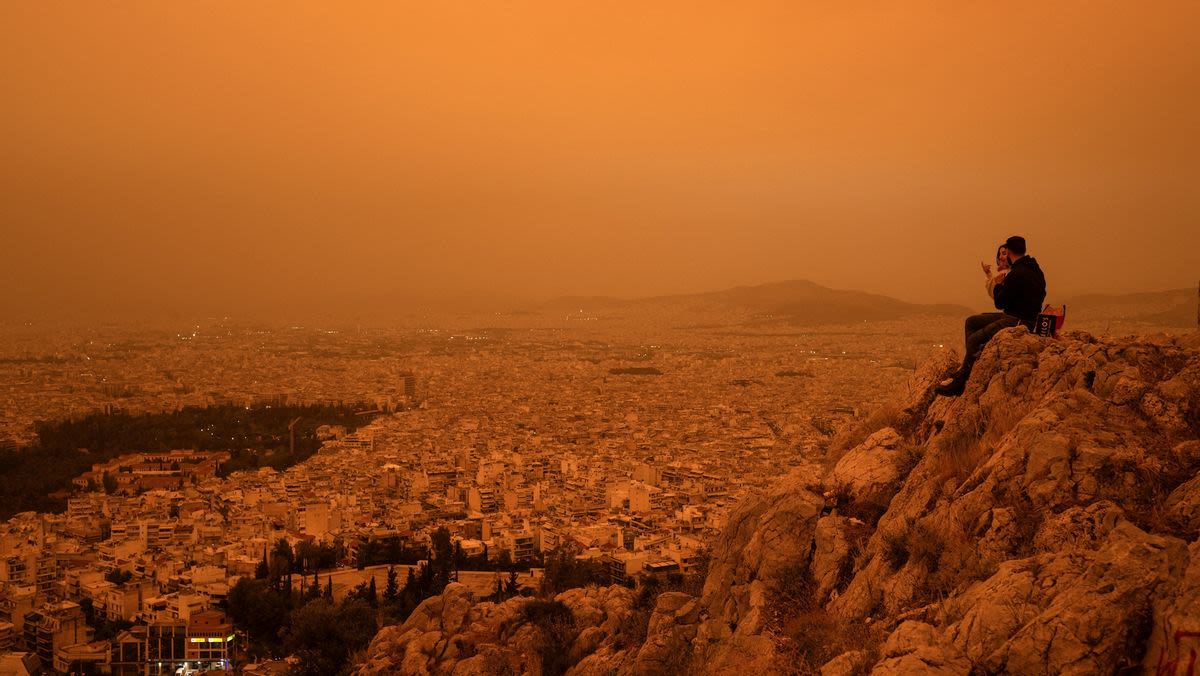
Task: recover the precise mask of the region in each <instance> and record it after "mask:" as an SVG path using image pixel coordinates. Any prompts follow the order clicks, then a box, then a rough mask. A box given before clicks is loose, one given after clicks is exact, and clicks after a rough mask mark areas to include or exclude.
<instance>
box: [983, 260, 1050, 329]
mask: <svg viewBox="0 0 1200 676" xmlns="http://www.w3.org/2000/svg"><path fill="white" fill-rule="evenodd" d="M992 300H994V301H995V302H996V309H997V310H1003V311H1004V313H1005V314H1009V315H1012V316H1014V317H1019V318H1021V319H1025V320H1028V321H1034V320H1036V319H1037V316H1038V313H1040V312H1041V311H1042V303H1044V302H1046V276H1045V275H1043V274H1042V269H1041V268H1040V267H1038V263H1037V260H1036V259H1034V258H1033V257H1032V256H1022V257H1021V258H1018V259H1017V262H1015V263H1013V264H1012V269H1011V270H1009V271H1008V275H1007V276H1005V278H1004V281H1002V282H1000V283H999V284H997V285H996V288H995V289H993V291H992Z"/></svg>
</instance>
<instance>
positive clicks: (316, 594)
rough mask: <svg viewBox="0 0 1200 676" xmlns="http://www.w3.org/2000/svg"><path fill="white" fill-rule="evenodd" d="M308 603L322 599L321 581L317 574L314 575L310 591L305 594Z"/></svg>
mask: <svg viewBox="0 0 1200 676" xmlns="http://www.w3.org/2000/svg"><path fill="white" fill-rule="evenodd" d="M304 598H305V600H306V601H315V600H317V599H319V598H321V579H320V578H319V577H318V576H317V574H316V573H313V579H312V584H311V585H309V587H308V591H306V592H305V593H304Z"/></svg>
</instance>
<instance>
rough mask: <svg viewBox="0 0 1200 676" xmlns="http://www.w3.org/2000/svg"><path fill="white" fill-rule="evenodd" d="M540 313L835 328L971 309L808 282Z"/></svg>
mask: <svg viewBox="0 0 1200 676" xmlns="http://www.w3.org/2000/svg"><path fill="white" fill-rule="evenodd" d="M537 307H538V309H540V310H543V311H566V312H575V311H584V312H594V311H609V312H619V311H625V312H634V311H638V310H650V309H655V308H663V307H675V308H680V309H687V310H693V311H712V312H741V313H746V314H748V315H751V317H748V318H747V319H748V320H750V321H754V322H786V323H794V324H836V323H849V322H859V321H881V320H889V319H899V318H903V317H910V316H918V315H935V316H947V315H956V316H957V315H965V314H970V312H971V311H970V309H969V308H966V307H964V306H961V305H954V304H949V303H932V304H922V303H910V302H907V301H902V300H899V299H896V298H892V297H890V296H886V295H883V294H876V293H869V292H866V291H856V290H846V289H833V288H830V287H826V286H822V285H820V284H817V283H815V282H811V281H807V280H787V281H783V282H772V283H768V284H757V285H741V286H734V287H730V288H728V289H722V290H719V291H708V292H701V293H689V294H670V295H660V296H645V297H637V298H617V297H613V296H563V297H559V298H555V299H552V300H549V301H546V302H544V303H542V304H541V305H539V306H537Z"/></svg>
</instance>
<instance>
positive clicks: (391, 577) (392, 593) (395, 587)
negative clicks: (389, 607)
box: [383, 566, 400, 603]
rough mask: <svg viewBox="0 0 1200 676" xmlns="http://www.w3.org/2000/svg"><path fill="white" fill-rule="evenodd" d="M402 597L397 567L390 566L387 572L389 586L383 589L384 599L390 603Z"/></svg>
mask: <svg viewBox="0 0 1200 676" xmlns="http://www.w3.org/2000/svg"><path fill="white" fill-rule="evenodd" d="M399 597H400V581H399V580H398V579H397V575H396V567H395V566H388V572H387V587H385V588H384V590H383V600H384V601H387V602H388V603H395V601H396V599H398V598H399Z"/></svg>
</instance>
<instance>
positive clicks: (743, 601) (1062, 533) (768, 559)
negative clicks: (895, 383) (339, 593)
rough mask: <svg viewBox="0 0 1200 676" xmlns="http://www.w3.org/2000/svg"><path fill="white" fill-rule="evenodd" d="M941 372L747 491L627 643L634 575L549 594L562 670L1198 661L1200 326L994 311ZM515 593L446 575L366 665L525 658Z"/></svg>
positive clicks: (952, 670)
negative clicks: (974, 357)
mask: <svg viewBox="0 0 1200 676" xmlns="http://www.w3.org/2000/svg"><path fill="white" fill-rule="evenodd" d="M952 366H953V364H952V360H951V358H950V356H949V355H948V354H947V353H939V354H937V355H935V356H934V357H933V358H932V359H930V361H929V362H928V363H926V364H925V365H924V366H922V368H921V369H919V370H918V371H917V373H916V374H914V376H913V379H912V382H911V383H910V384H909V385H908V387H906V388H904V389H903V390H902V391H901V392H899V393H898V395H897V397H896V400H895V401H894V402H893V404H892V405H891V406H889V407H887V408H886V409H885V410H884V411H883V412H881V413H880V414H878V415H874V416H872V417H871V418H870V419H869V420H870V421H872V424H873V425H874V427H875V428H874V429H863V430H859V431H858V434H857V435H856V436H853V437H852V438H853V439H858V440H861V441H859V442H858V443H850V444H848V445H849V446H851V447H849V448H847V449H845V453H844V454H843V455H841V456H840V457H838V458H837V460H836V462H833V463H831V466H829V467H827V468H823V467H820V466H807V467H801V468H798V469H797V470H795V471H794V472H793V473H792V474H791V475H789V476H788V477H785V478H784V479H782V480H780V481H779V482H778V484H777V485H776V486H775V488H774V489H773V490H772V491H769V492H768V493H766V494H764V495H761V496H758V497H752V498H750V499H747V500H746V501H745V502H744V503H742V504H741V505H739V507H738V509H737V510H736V511H735V513H734V514H733V515H732V516H731V518H730V521H729V524H728V527H727V528H726V530H725V531H724V532H723V533H722V534H721V536H720V537H719V538H718V539H717V541H716V542H715V543H714V546H713V551H712V562H711V565H710V570H709V574H708V577H707V579H706V582H705V585H704V590H703V593H702V594H701V596H700V597H696V598H693V597H691V596H688V595H686V594H681V593H678V592H670V593H664V594H661V595H660V596H659V597H658V598H657V600H656V603H655V605H654V608H653V612H652V614H651V616H650V621H649V625H648V627H647V630H646V636H645V639H644V641H641V643H640V645H630V644H629V642H628V641H625V640H622V629H623V625H622V623H623V622H624V621H625V620H624V619H623V618H627V617H629V616H630V614H631V612H632V611H631V610H630V607H631V603H632V598H633V596H632V592H629V591H628V590H623V589H620V588H609V589H590V590H573V591H572V592H568V593H567V594H563V595H560V597H559V598H560V599H562V600H563V602H564V603H566V604H568V605H569V606H571V607H572V610H573V611H575V612H576V613H577V617H579V618H581V619H580V620H579V625H580V630H579V632H578V634H577V636H576V637H575V638H574V639H573V643H572V645H571V647H570V651H571V659H572V663H573V664H574V666H573V667H572V668H571V671H570V672H568V673H578V674H584V673H586V674H593V673H594V674H600V673H605V674H671V673H681V672H682V671H684V670H686V671H687V672H688V673H698V674H732V673H739V674H745V673H756V674H772V673H784V672H794V671H795V670H796V669H797V667H796V665H797V663H798V662H802V661H806V660H807V664H806V665H801V666H802V668H801V669H800V670H801V671H817V670H819V671H821V672H822V673H826V674H850V673H864V672H867V671H870V672H871V673H879V674H910V673H936V674H963V675H966V674H970V673H996V674H1000V673H1010V674H1051V673H1053V674H1097V673H1114V672H1118V671H1121V672H1124V671H1130V672H1140V673H1154V674H1156V676H1175V675H1177V674H1178V675H1182V674H1190V673H1194V671H1195V669H1196V667H1197V666H1200V660H1198V659H1197V655H1198V654H1200V540H1198V539H1197V538H1198V536H1200V334H1188V335H1186V336H1183V337H1164V336H1152V337H1146V338H1138V339H1126V340H1100V339H1096V338H1093V337H1091V336H1088V335H1086V334H1080V333H1069V334H1066V335H1064V336H1062V337H1061V338H1060V339H1058V340H1049V339H1043V338H1039V337H1036V336H1032V335H1030V334H1029V333H1027V332H1026V331H1025V330H1024V329H1020V328H1018V329H1009V330H1006V331H1004V332H1001V333H1000V334H999V335H998V336H997V337H996V338H995V339H994V340H993V341H992V342H991V344H989V345H988V347H987V348H986V349H985V350H984V352H983V354H982V355H981V357H980V359H979V361H978V362H977V364H976V366H975V369H974V372H973V374H972V376H971V380H970V382H969V383H968V386H967V391H966V393H965V394H964V395H963V396H962V397H960V398H956V399H946V398H937V397H935V396H934V394H933V392H932V387H933V386H934V385H935V384H936V383H937V382H938V381H939V380H940V379H941V377H942V376H943V375H944V374H945V373H946V372H947V371H948V370H949V369H950V368H951V367H952ZM876 423H877V424H876ZM521 603H523V601H520V600H513V601H509V602H506V603H504V604H499V605H495V604H487V603H474V602H473V601H471V600H470V599H469V598H467V597H465V596H464V593H463V591H462V590H460V589H447V591H446V593H445V594H444V595H443V596H442V597H440V598H438V599H430V600H429V601H426V603H425V604H423V605H422V606H421V608H419V609H418V611H417V612H416V613H414V615H413V617H411V618H410V619H409V620H408V621H407V622H406V623H405V624H404V625H403V626H401V627H390V628H388V629H385V630H383V631H382V632H380V634H379V636H377V637H376V639H375V641H374V642H373V643H372V645H371V649H370V651H369V655H368V658H367V661H366V663H365V664H364V665H363V666H362V669H361V671H362V673H385V672H387V673H397V672H398V671H399V672H400V673H422V674H423V673H487V670H488V669H489V668H493V669H494V668H497V667H496V665H506V666H505V668H507V669H509V670H510V671H512V672H514V673H538V671H537V670H538V668H539V665H538V663H537V662H536V660H531V659H530V658H526V657H521V655H524V654H532V653H536V650H534V649H533V648H534V646H535V645H536V642H537V641H538V640H539V639H538V636H537V634H536V630H535V628H533V627H530V626H528V625H525V624H522V623H521V621H520V620H519V617H520V615H519V607H520V604H521ZM643 612H644V611H643ZM822 632H824V633H822ZM805 641H807V643H805ZM798 646H799V647H798ZM822 651H824V652H822ZM816 654H823V655H826V657H823V658H822V659H821V661H820V662H817V663H815V664H814V663H813V662H812V659H814V658H813V655H816Z"/></svg>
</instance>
